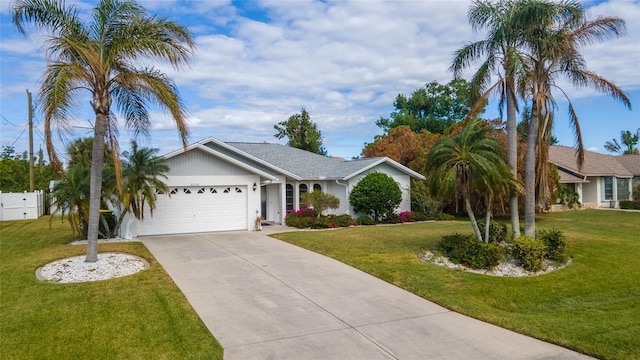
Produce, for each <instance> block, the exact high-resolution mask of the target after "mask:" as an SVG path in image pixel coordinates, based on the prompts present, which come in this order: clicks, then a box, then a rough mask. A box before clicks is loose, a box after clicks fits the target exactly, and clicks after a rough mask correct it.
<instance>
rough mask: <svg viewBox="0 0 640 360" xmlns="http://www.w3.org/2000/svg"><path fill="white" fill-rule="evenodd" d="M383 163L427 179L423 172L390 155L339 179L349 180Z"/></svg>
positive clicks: (421, 178)
mask: <svg viewBox="0 0 640 360" xmlns="http://www.w3.org/2000/svg"><path fill="white" fill-rule="evenodd" d="M383 163H388V164H389V165H391V166H392V167H394V168H396V169H398V170H400V171H402V172H404V173H406V174H407V175H409V176H410V177H412V178H416V179H420V180H425V179H426V178H425V177H424V176H423V175H422V174H420V173H417V172H415V171H413V170H411V169H409V168H408V167H406V166H404V165H402V164H400V163H398V162H396V161H394V160H392V159H390V158H388V157H382V158H380V159H379V160H378V161H375V162H373V163H371V164H369V165H368V166H365V167H364V168H362V169H359V170H357V171H354V172H353V173H351V174H349V175H347V176H345V177H343V178H342V179H338V180H349V179H351V178H353V177H354V176H358V175H359V174H362V173H363V172H365V171H368V170H370V169H373V168H374V167H376V166H378V165H380V164H383Z"/></svg>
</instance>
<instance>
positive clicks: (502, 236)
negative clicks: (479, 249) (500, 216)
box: [478, 220, 507, 244]
mask: <svg viewBox="0 0 640 360" xmlns="http://www.w3.org/2000/svg"><path fill="white" fill-rule="evenodd" d="M484 224H485V222H484V220H478V227H479V228H480V232H481V233H482V237H484ZM502 241H507V227H506V226H505V225H504V224H502V223H499V222H497V221H490V222H489V241H488V242H489V243H494V244H498V243H500V242H502Z"/></svg>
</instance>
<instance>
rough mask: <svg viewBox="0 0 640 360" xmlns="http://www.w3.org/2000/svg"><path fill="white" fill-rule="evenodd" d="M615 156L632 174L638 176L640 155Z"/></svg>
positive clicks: (639, 173)
mask: <svg viewBox="0 0 640 360" xmlns="http://www.w3.org/2000/svg"><path fill="white" fill-rule="evenodd" d="M616 158H617V159H618V162H619V163H621V164H622V165H623V166H624V167H626V168H627V170H629V171H630V172H631V173H632V174H633V175H635V176H640V155H621V156H616Z"/></svg>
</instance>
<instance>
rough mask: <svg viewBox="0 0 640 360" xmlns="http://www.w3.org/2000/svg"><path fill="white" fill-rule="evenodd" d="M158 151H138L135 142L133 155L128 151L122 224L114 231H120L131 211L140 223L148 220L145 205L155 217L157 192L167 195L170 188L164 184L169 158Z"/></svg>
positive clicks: (124, 178) (121, 200) (132, 149)
mask: <svg viewBox="0 0 640 360" xmlns="http://www.w3.org/2000/svg"><path fill="white" fill-rule="evenodd" d="M157 153H158V149H150V148H138V144H137V143H136V142H135V141H133V142H132V143H131V152H128V151H125V152H124V153H123V154H122V155H123V158H124V161H123V169H122V175H123V187H122V195H121V199H120V203H121V204H123V209H122V211H121V212H120V215H119V216H118V223H117V225H116V229H115V231H114V232H116V233H117V232H118V229H119V228H120V225H121V224H122V220H123V219H124V216H125V215H126V214H127V213H128V212H131V213H132V214H133V216H134V217H135V218H136V219H138V220H144V208H145V204H147V205H148V206H149V211H150V213H151V215H152V216H153V210H154V209H155V207H156V200H157V199H158V195H157V192H166V191H167V186H166V185H165V183H164V182H163V181H162V179H163V178H164V179H166V178H167V176H166V173H167V172H169V166H168V165H167V164H166V159H165V158H163V157H162V156H157V155H156V154H157Z"/></svg>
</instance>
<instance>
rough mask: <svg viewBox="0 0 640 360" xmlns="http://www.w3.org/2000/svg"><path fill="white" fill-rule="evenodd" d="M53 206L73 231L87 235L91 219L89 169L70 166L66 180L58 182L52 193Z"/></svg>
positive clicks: (81, 166) (76, 165) (74, 165)
mask: <svg viewBox="0 0 640 360" xmlns="http://www.w3.org/2000/svg"><path fill="white" fill-rule="evenodd" d="M50 196H51V205H52V207H54V208H55V211H53V212H52V213H51V218H50V220H49V221H50V222H51V220H53V215H55V214H56V213H58V212H59V213H60V214H62V216H64V215H65V214H67V220H68V221H69V224H70V225H71V230H73V232H74V233H76V232H77V233H78V234H80V235H83V234H86V231H87V229H86V226H87V223H88V218H89V168H88V167H86V166H84V165H83V164H80V163H77V164H73V165H70V166H69V168H68V169H67V172H66V174H65V176H64V178H63V179H62V180H60V181H57V182H56V184H55V185H54V187H53V189H52V191H51V194H50Z"/></svg>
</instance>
